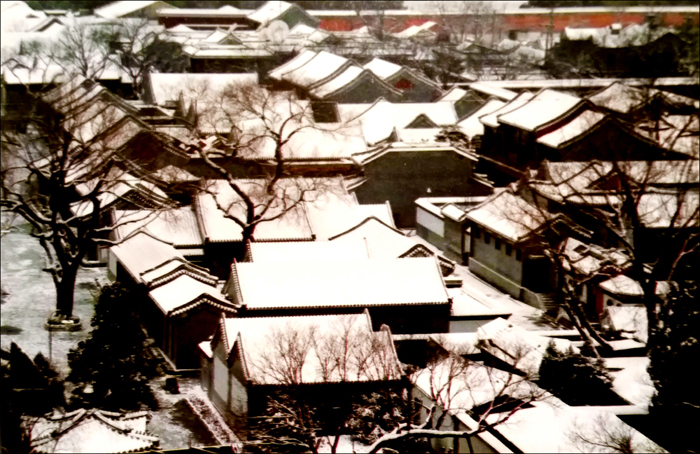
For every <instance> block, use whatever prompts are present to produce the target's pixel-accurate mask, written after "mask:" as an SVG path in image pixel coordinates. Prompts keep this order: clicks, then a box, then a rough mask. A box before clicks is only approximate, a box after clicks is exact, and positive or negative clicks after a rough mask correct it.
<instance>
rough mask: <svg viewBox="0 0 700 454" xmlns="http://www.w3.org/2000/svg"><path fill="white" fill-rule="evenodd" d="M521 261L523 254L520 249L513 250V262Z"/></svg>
mask: <svg viewBox="0 0 700 454" xmlns="http://www.w3.org/2000/svg"><path fill="white" fill-rule="evenodd" d="M522 259H523V253H522V251H521V250H520V249H516V250H515V260H518V261H520V260H522Z"/></svg>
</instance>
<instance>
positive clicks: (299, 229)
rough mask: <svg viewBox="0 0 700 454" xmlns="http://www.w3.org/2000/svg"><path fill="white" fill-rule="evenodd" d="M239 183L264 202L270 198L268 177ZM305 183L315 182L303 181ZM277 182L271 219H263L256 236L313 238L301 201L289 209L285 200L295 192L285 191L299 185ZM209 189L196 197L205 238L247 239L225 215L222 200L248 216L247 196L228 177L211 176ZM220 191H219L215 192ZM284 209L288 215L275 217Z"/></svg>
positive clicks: (230, 210)
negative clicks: (286, 192)
mask: <svg viewBox="0 0 700 454" xmlns="http://www.w3.org/2000/svg"><path fill="white" fill-rule="evenodd" d="M237 184H238V185H239V186H240V187H241V188H242V190H243V191H244V192H245V193H246V194H247V195H249V196H251V197H252V198H253V200H254V201H255V203H256V204H258V205H260V204H262V203H264V202H265V201H267V200H269V199H268V196H267V194H266V193H265V184H266V181H263V180H239V181H238V182H237ZM300 184H301V185H307V184H312V183H311V182H300ZM280 186H282V185H277V188H276V197H274V200H273V201H272V207H271V208H270V210H269V212H268V213H267V214H266V218H267V219H271V220H270V221H266V222H261V223H260V224H258V226H257V227H256V229H255V238H256V239H257V240H258V241H260V240H276V241H282V240H311V239H312V231H311V228H310V226H309V223H308V221H307V220H306V214H305V213H304V210H303V208H302V207H301V206H300V205H296V206H295V207H294V208H291V209H289V210H286V209H285V203H289V202H290V198H293V197H294V195H289V194H284V191H285V190H290V189H291V190H292V191H294V192H296V189H295V188H293V186H292V187H289V188H286V187H285V188H281V187H280ZM207 187H208V191H207V193H205V192H203V193H199V194H198V195H197V196H196V200H195V210H196V212H197V216H198V219H199V222H200V226H201V232H202V235H203V236H204V238H206V239H207V241H209V242H213V243H217V242H219V243H220V242H238V241H242V239H243V230H242V228H241V227H240V226H239V225H238V224H236V222H235V221H233V220H231V219H229V218H227V217H225V216H224V213H223V211H222V210H221V209H219V208H218V207H217V202H218V204H219V205H220V206H221V207H222V208H223V209H227V211H228V213H230V214H232V215H234V216H237V217H238V218H239V219H246V211H245V206H244V204H243V200H242V199H241V198H240V197H239V196H238V195H237V194H236V193H235V192H234V190H233V189H232V188H231V187H230V186H229V184H228V182H226V181H225V180H211V181H210V182H208V184H207ZM213 194H216V195H213ZM282 211H286V214H285V215H284V216H281V217H278V218H276V219H273V217H275V216H277V215H279V214H280V213H281V212H282Z"/></svg>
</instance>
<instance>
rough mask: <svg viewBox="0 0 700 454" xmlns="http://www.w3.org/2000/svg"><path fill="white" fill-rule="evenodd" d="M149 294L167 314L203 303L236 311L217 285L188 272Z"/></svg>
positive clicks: (176, 312) (173, 313) (179, 311)
mask: <svg viewBox="0 0 700 454" xmlns="http://www.w3.org/2000/svg"><path fill="white" fill-rule="evenodd" d="M148 296H149V297H150V298H151V299H152V300H153V302H155V303H156V304H157V305H158V307H159V308H160V310H161V311H163V314H165V315H176V314H178V313H181V312H184V311H185V310H188V309H191V308H192V307H194V306H195V305H199V304H203V303H206V304H210V305H212V306H214V307H216V308H218V309H222V310H226V311H228V312H235V308H234V307H233V305H232V304H231V303H230V302H229V301H227V300H226V298H225V297H224V295H223V294H222V293H221V292H220V291H219V290H218V289H217V288H216V287H215V286H213V285H210V284H208V283H205V282H202V281H201V280H199V279H195V278H193V277H192V276H189V275H187V274H183V275H181V276H178V277H176V278H175V279H173V280H172V281H168V282H167V283H164V284H162V285H160V286H159V287H156V288H155V289H153V290H151V291H150V292H148Z"/></svg>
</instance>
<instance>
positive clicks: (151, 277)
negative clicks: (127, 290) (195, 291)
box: [141, 257, 218, 289]
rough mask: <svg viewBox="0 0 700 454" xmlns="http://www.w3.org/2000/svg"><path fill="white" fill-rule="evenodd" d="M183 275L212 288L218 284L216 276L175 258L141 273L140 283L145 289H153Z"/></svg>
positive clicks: (204, 269)
mask: <svg viewBox="0 0 700 454" xmlns="http://www.w3.org/2000/svg"><path fill="white" fill-rule="evenodd" d="M183 274H186V275H189V276H192V277H193V278H195V279H197V280H198V281H200V282H203V283H205V284H208V285H210V286H212V287H214V286H216V285H217V284H218V279H217V278H216V276H212V275H211V274H209V270H207V269H206V268H202V267H200V266H198V265H195V264H194V263H191V262H188V261H187V260H184V259H181V258H179V257H176V258H174V259H171V260H168V261H167V262H164V263H161V264H160V265H158V266H156V267H154V268H151V269H150V270H147V271H144V272H143V273H141V281H142V282H143V283H144V284H145V285H146V287H148V288H150V289H153V288H156V287H160V286H161V285H163V283H167V282H170V281H172V280H173V279H175V278H176V277H178V276H181V275H183Z"/></svg>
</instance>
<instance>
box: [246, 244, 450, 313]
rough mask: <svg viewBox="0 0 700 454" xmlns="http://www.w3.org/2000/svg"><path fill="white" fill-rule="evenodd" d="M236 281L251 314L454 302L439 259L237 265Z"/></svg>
mask: <svg viewBox="0 0 700 454" xmlns="http://www.w3.org/2000/svg"><path fill="white" fill-rule="evenodd" d="M232 278H233V279H234V282H237V283H238V286H239V288H240V296H241V297H242V303H243V304H244V305H245V306H246V307H247V308H248V310H258V309H288V308H299V309H300V308H321V307H326V308H331V307H341V308H351V307H357V308H362V307H370V306H396V305H400V306H402V305H416V304H449V298H448V295H447V291H446V289H445V284H444V282H443V280H442V274H441V271H440V267H439V266H438V263H437V260H436V259H435V258H434V257H430V258H412V259H368V260H358V261H343V262H340V261H336V262H304V261H302V260H300V261H299V262H297V263H295V264H294V266H290V264H288V263H263V264H257V263H238V264H235V265H234V266H233V267H232ZM270 282H274V283H275V285H269V283H270Z"/></svg>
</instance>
